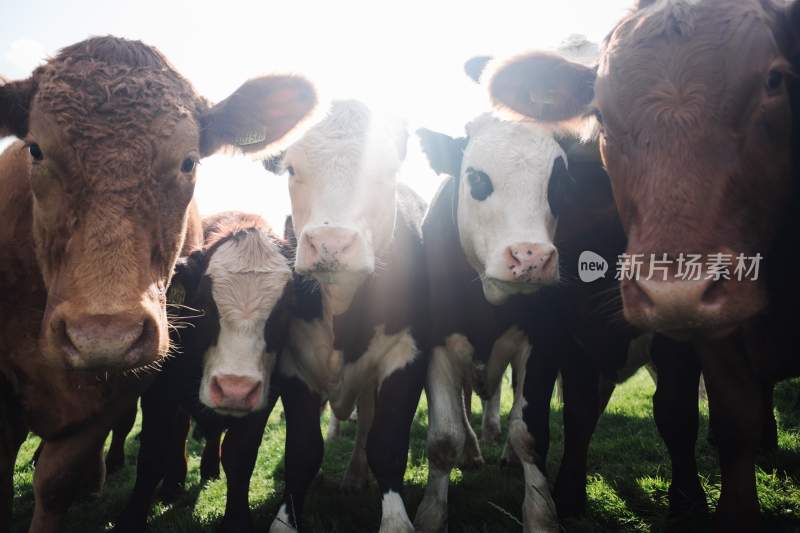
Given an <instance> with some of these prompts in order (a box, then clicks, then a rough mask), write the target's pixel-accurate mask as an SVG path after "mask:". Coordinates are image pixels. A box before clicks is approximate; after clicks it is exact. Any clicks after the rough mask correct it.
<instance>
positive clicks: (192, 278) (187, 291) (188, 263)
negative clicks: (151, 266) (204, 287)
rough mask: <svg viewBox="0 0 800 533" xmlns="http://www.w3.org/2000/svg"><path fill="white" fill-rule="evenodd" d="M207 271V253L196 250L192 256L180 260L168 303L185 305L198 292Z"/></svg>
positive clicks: (170, 286) (168, 291)
mask: <svg viewBox="0 0 800 533" xmlns="http://www.w3.org/2000/svg"><path fill="white" fill-rule="evenodd" d="M204 271H205V252H204V251H203V250H195V251H194V252H192V253H191V254H189V255H187V256H184V257H180V258H178V261H177V262H176V263H175V272H174V274H173V275H172V280H170V283H169V289H167V303H169V304H172V305H185V304H186V302H187V301H189V300H190V299H191V298H192V296H193V295H194V293H195V291H196V290H197V287H198V285H199V284H200V279H201V278H202V277H203V272H204Z"/></svg>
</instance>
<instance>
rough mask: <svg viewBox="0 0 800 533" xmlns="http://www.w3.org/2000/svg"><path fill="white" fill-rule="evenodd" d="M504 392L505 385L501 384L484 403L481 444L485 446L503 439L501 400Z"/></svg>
mask: <svg viewBox="0 0 800 533" xmlns="http://www.w3.org/2000/svg"><path fill="white" fill-rule="evenodd" d="M502 390H503V385H502V383H501V384H500V386H499V387H497V390H496V391H495V393H494V394H493V395H492V397H491V398H489V399H488V400H484V401H483V416H482V417H481V443H482V444H484V445H486V444H497V443H499V442H500V440H501V439H502V437H503V430H502V428H501V427H500V400H501V395H502Z"/></svg>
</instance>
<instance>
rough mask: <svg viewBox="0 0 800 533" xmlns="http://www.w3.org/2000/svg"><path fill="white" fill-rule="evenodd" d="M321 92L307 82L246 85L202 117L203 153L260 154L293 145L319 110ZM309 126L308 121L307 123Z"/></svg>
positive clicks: (291, 79)
mask: <svg viewBox="0 0 800 533" xmlns="http://www.w3.org/2000/svg"><path fill="white" fill-rule="evenodd" d="M317 102H318V100H317V92H316V89H315V88H314V86H313V85H312V84H311V83H310V82H309V81H307V80H306V79H304V78H301V77H297V76H264V77H261V78H254V79H252V80H250V81H247V82H245V83H244V84H243V85H242V86H241V87H239V88H238V89H236V91H235V92H234V93H233V94H232V95H230V96H229V97H228V98H226V99H225V100H223V101H222V102H220V103H218V104H217V105H215V106H214V107H212V108H211V109H210V110H209V111H208V112H206V114H205V115H204V116H203V117H201V124H202V126H203V129H202V138H201V142H200V145H201V153H202V154H203V156H207V155H211V154H213V153H214V152H216V151H217V150H218V149H220V148H221V147H223V146H231V147H235V148H238V149H239V150H241V151H243V152H246V153H257V152H261V151H263V150H265V149H267V148H270V149H272V148H275V145H276V144H279V143H289V142H291V140H290V139H287V137H291V135H290V134H297V133H299V130H300V129H301V128H299V124H300V123H301V122H304V121H305V120H304V119H307V118H308V117H309V116H310V115H311V114H312V112H313V111H314V110H315V109H316V107H317ZM305 122H307V121H305Z"/></svg>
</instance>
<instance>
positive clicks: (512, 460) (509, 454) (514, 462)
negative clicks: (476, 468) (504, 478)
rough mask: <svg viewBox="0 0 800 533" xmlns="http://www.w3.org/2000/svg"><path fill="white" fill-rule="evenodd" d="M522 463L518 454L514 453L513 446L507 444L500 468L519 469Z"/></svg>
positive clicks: (501, 457)
mask: <svg viewBox="0 0 800 533" xmlns="http://www.w3.org/2000/svg"><path fill="white" fill-rule="evenodd" d="M521 464H522V463H520V462H519V457H517V454H516V453H514V450H513V449H512V448H511V446H509V445H508V443H506V446H505V448H503V455H501V456H500V466H502V467H506V468H510V467H517V466H520V465H521Z"/></svg>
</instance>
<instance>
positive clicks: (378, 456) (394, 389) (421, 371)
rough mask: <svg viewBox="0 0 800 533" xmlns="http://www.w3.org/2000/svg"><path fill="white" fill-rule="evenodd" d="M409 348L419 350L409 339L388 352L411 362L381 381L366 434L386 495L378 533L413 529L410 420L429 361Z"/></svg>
mask: <svg viewBox="0 0 800 533" xmlns="http://www.w3.org/2000/svg"><path fill="white" fill-rule="evenodd" d="M409 350H416V347H415V345H414V342H413V341H411V339H410V338H409V339H407V340H406V341H403V340H401V341H400V342H398V343H397V344H396V345H395V346H394V347H393V348H392V349H391V350H390V351H388V352H387V353H386V354H385V358H386V359H385V360H388V361H392V360H411V362H410V363H408V364H407V365H406V366H404V367H402V368H399V369H397V370H395V371H394V372H392V373H391V374H389V375H388V376H387V377H385V378H384V379H383V381H382V382H379V383H378V398H377V403H376V405H375V420H374V421H373V423H372V428H371V429H370V432H369V435H368V436H367V460H368V461H369V466H370V469H371V470H372V473H373V474H374V475H375V479H376V480H377V482H378V486H379V487H380V489H381V494H383V498H382V501H381V527H380V530H379V533H411V532H413V531H414V526H412V525H411V520H409V518H408V514H407V512H406V508H405V505H404V504H403V499H402V497H401V494H402V490H403V476H404V475H405V472H406V463H407V462H408V445H409V438H410V436H411V423H412V422H413V421H414V414H415V413H416V411H417V405H418V404H419V397H420V395H421V394H422V388H423V386H424V384H425V370H426V366H427V360H426V358H425V357H424V356H423V355H422V354H417V355H416V357H414V358H413V359H412V357H411V356H410V354H409V353H408V351H409ZM398 351H400V352H401V353H397V352H398ZM459 397H461V395H460V393H459ZM462 409H463V400H462Z"/></svg>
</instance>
